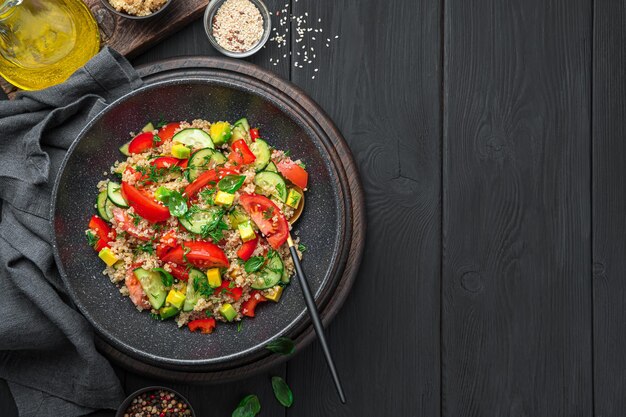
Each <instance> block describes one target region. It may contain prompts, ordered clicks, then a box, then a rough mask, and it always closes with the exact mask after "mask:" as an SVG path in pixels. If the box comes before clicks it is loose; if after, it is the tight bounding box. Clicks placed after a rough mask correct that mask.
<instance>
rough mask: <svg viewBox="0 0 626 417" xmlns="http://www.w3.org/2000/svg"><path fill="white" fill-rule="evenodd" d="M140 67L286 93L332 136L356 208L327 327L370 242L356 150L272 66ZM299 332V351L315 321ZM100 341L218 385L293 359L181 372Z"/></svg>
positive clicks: (325, 305) (155, 78) (113, 354)
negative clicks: (351, 150)
mask: <svg viewBox="0 0 626 417" xmlns="http://www.w3.org/2000/svg"><path fill="white" fill-rule="evenodd" d="M137 71H138V73H139V74H140V76H141V77H142V78H143V80H144V81H145V82H146V83H147V84H150V83H154V82H160V81H167V80H172V79H178V78H207V77H209V78H214V77H219V78H230V79H236V80H238V81H245V82H250V83H255V84H256V85H257V86H259V85H260V86H262V87H263V88H265V89H267V90H268V91H270V90H271V91H273V92H274V93H276V91H278V92H280V94H284V95H285V96H287V97H288V98H289V99H290V100H292V101H295V102H296V103H298V105H299V106H300V111H303V112H305V113H306V114H307V115H308V116H309V117H311V118H312V119H313V120H315V122H316V124H317V125H318V128H319V129H320V131H322V132H323V133H324V134H325V135H326V136H327V137H328V138H329V139H330V143H332V146H333V147H334V150H335V151H336V153H337V155H338V157H339V161H340V162H339V163H340V164H341V167H342V168H343V169H344V171H345V173H346V178H348V182H347V183H346V184H344V187H345V189H346V190H348V193H349V195H350V201H347V202H346V204H348V205H349V207H350V210H349V212H350V213H351V224H350V226H351V228H350V229H351V230H346V238H347V239H348V238H349V242H346V244H347V245H349V250H348V251H346V253H347V259H345V263H344V265H345V266H344V268H343V273H342V275H341V277H340V278H339V279H338V280H337V281H336V282H335V285H333V286H329V288H325V289H324V290H323V291H322V292H321V293H320V294H318V296H317V299H316V301H317V305H318V308H319V310H320V315H321V317H322V320H323V322H324V325H325V326H326V325H328V323H329V322H330V321H331V320H332V318H333V317H334V316H335V314H337V312H338V311H339V309H340V307H341V305H342V304H343V302H344V300H345V299H346V296H347V295H348V293H349V291H350V288H351V287H352V284H353V282H354V279H355V277H356V274H357V271H358V268H359V264H360V261H361V256H362V253H363V247H364V242H365V206H364V199H363V190H362V187H361V183H360V180H359V173H358V170H357V168H356V164H355V163H354V159H353V157H352V154H351V152H350V148H349V147H348V145H347V143H346V141H345V140H344V138H343V137H342V135H341V133H340V132H339V131H338V130H337V128H336V127H335V125H334V124H333V122H332V121H331V120H330V118H329V117H328V115H327V114H326V113H325V112H324V111H323V110H322V109H321V108H320V107H319V106H318V105H317V104H316V103H315V102H314V101H313V100H312V99H311V98H309V97H308V96H307V95H306V94H305V93H304V92H303V91H302V90H300V89H299V88H298V87H296V86H294V85H293V84H291V83H290V82H288V81H285V80H282V79H280V78H278V77H277V76H276V75H274V74H273V73H271V72H269V71H267V70H264V69H262V68H260V67H257V66H256V65H253V64H249V63H247V62H243V61H237V60H232V59H227V58H213V57H181V58H173V59H168V60H164V61H160V62H156V63H152V64H148V65H144V66H141V67H139V68H137ZM293 334H294V335H297V336H296V337H294V342H295V344H296V352H298V351H299V350H300V349H302V348H303V347H304V346H306V345H307V344H308V343H310V342H311V341H312V340H313V338H314V337H315V332H314V330H313V327H312V325H311V324H310V321H309V320H306V321H305V322H303V323H302V324H301V325H300V327H298V328H296V329H295V331H294V333H293ZM96 345H97V346H98V348H99V350H100V351H101V352H102V353H103V354H104V355H106V356H107V357H108V358H109V359H111V360H112V361H113V362H115V363H117V364H119V365H120V366H122V367H124V368H127V369H129V370H131V371H134V372H137V373H139V374H142V375H146V376H150V377H154V378H159V379H165V380H170V381H179V382H186V383H217V382H225V381H232V380H236V379H241V378H245V377H249V376H251V375H254V374H256V373H259V372H261V371H263V370H266V369H268V368H270V367H273V366H275V365H277V364H279V363H281V362H284V361H285V360H287V359H289V358H290V357H285V356H282V355H278V354H271V353H269V352H268V354H267V355H266V356H264V357H262V358H261V359H258V360H255V361H253V362H250V363H243V364H237V365H236V366H235V367H232V368H226V369H220V370H219V371H215V372H181V371H177V370H171V369H165V368H160V367H156V366H153V365H150V364H146V363H143V362H141V361H138V360H137V359H134V358H131V357H130V356H128V355H125V354H124V353H122V352H120V351H118V350H117V349H115V348H113V347H112V346H111V345H109V344H108V343H106V342H104V341H103V340H102V339H100V338H98V337H96Z"/></svg>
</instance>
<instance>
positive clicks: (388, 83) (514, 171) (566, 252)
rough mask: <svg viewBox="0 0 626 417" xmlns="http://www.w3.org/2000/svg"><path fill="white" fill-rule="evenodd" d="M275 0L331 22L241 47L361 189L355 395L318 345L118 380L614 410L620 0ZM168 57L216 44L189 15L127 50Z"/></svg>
mask: <svg viewBox="0 0 626 417" xmlns="http://www.w3.org/2000/svg"><path fill="white" fill-rule="evenodd" d="M283 2H287V3H289V7H290V9H291V11H292V12H293V13H294V14H295V15H304V14H305V12H306V13H308V19H309V21H310V22H311V23H312V24H311V26H314V27H322V28H323V33H324V35H322V36H320V38H321V39H325V38H327V37H328V38H330V37H331V36H330V35H333V36H334V35H339V38H338V39H336V40H335V39H334V38H333V42H332V44H331V47H330V48H326V47H325V46H324V43H323V41H322V43H321V44H320V47H319V49H318V53H317V59H316V62H317V64H316V65H308V66H304V68H294V67H293V66H290V65H289V62H288V59H283V58H282V56H283V54H284V53H287V51H289V50H292V51H294V55H292V60H291V61H292V63H294V62H295V60H296V59H294V56H297V55H295V52H296V51H299V50H300V49H301V43H295V42H293V39H291V40H289V41H288V42H287V45H286V46H284V47H282V48H277V47H276V45H275V44H272V45H271V46H268V48H266V50H265V51H263V53H261V54H259V55H257V56H256V57H255V58H253V59H252V60H251V61H252V62H255V63H257V64H259V65H261V66H263V67H266V68H269V69H270V70H272V71H274V72H276V73H278V74H279V75H280V76H282V77H284V78H288V79H290V80H291V81H292V82H294V83H295V84H297V85H298V86H300V87H302V88H303V89H304V90H305V91H307V92H308V93H309V94H310V95H311V96H312V97H313V98H314V99H315V100H317V101H318V102H319V103H320V105H321V106H322V107H323V108H324V109H325V110H326V111H327V112H328V113H329V114H330V116H331V117H332V118H333V119H334V120H335V122H336V123H337V125H338V127H339V128H340V129H341V130H342V132H343V134H344V136H345V137H346V139H347V141H348V142H349V144H350V146H351V148H352V150H353V153H354V155H355V157H356V160H357V162H358V164H359V167H360V169H361V175H362V180H363V184H364V187H365V191H366V200H367V201H366V202H367V211H368V237H367V245H366V250H365V256H364V262H363V264H362V266H361V270H360V274H359V276H358V279H357V281H356V284H355V286H354V289H353V291H352V293H351V296H350V297H349V298H348V300H347V302H346V304H345V306H344V307H343V309H342V311H341V312H340V313H339V315H338V316H337V317H336V319H335V320H334V321H333V323H332V325H331V326H330V327H329V329H328V338H329V341H330V344H331V347H332V349H333V351H334V354H335V359H336V361H337V364H338V369H339V372H340V373H341V375H342V377H343V381H344V384H345V388H346V392H347V397H348V405H347V406H341V405H340V404H339V401H338V399H337V396H336V394H335V392H334V388H333V386H332V385H331V381H330V379H329V376H328V372H327V370H326V367H325V365H324V360H323V356H322V352H321V350H320V348H319V347H318V346H317V345H315V344H313V345H312V346H310V347H309V348H307V349H306V350H304V351H302V352H300V353H299V354H298V355H297V356H296V357H295V358H293V359H292V360H291V361H290V362H289V363H288V364H287V365H284V366H280V367H278V368H276V369H274V370H272V371H271V372H268V373H266V374H263V375H260V376H258V377H255V378H252V379H248V380H244V381H241V382H237V383H230V384H224V385H217V386H187V385H180V384H169V383H167V382H163V381H155V380H150V379H147V378H144V377H141V376H138V375H135V374H132V373H129V372H125V371H124V370H122V369H118V374H119V376H120V379H121V381H122V382H123V384H124V387H125V389H126V391H127V392H131V391H133V390H135V389H138V388H140V387H143V386H145V385H150V384H157V383H159V384H165V385H169V386H171V387H173V388H175V389H177V390H180V391H181V392H182V393H183V394H185V395H187V396H188V397H189V399H190V400H191V402H192V403H193V405H194V407H196V410H197V411H198V412H199V413H198V414H199V415H200V416H228V415H230V412H231V411H232V409H233V408H234V406H235V405H236V403H237V402H238V400H239V399H240V398H241V397H242V396H243V395H245V394H248V393H256V394H258V395H259V397H260V398H261V402H262V406H263V411H262V415H263V416H298V417H307V416H311V417H313V416H394V417H395V416H398V417H405V416H424V417H437V416H446V417H447V416H449V417H457V416H477V417H478V416H494V417H496V416H497V417H499V416H510V417H538V416H545V417H557V416H598V417H600V416H602V417H609V416H623V415H624V414H625V413H626V358H625V355H624V352H625V351H626V307H625V305H624V302H623V300H624V297H625V296H626V140H625V136H626V117H625V114H626V78H625V72H626V42H625V41H626V3H625V2H624V1H623V0H604V1H600V0H595V1H593V0H514V1H513V0H512V1H496V0H490V1H487V0H472V1H468V0H445V1H438V0H419V1H418V0H405V1H395V2H383V1H376V0H335V1H332V2H331V1H319V0H281V1H276V0H272V1H268V3H269V4H268V5H269V6H270V9H272V10H274V11H275V10H277V9H280V8H282V7H283V4H284V3H283ZM317 19H321V22H317ZM290 33H293V31H291V32H290ZM326 34H328V35H329V36H326ZM318 44H319V42H318ZM178 55H216V52H215V51H214V50H213V49H212V48H211V46H210V45H209V43H208V41H207V39H206V36H205V34H204V30H203V28H202V25H201V23H200V22H196V23H195V24H193V25H191V26H189V27H188V28H186V29H185V30H183V31H182V32H180V33H178V34H177V35H175V36H173V37H171V38H170V39H168V40H166V41H164V42H163V43H162V44H160V45H159V46H158V47H156V48H154V49H152V50H150V51H148V52H147V53H145V54H144V55H142V56H140V57H138V58H137V59H135V60H134V63H136V64H141V63H147V62H151V61H154V60H158V59H162V58H166V57H172V56H178ZM270 57H271V58H273V60H272V62H270V61H269V58H270ZM276 58H280V62H279V63H278V65H274V62H275V60H276ZM315 68H318V69H319V71H317V72H316V71H314V69H315ZM313 76H315V78H314V79H313ZM274 374H277V375H282V376H283V377H285V378H286V380H287V381H288V382H289V384H290V385H291V387H292V389H293V392H294V396H295V403H294V406H293V407H292V409H290V410H287V411H285V410H284V409H283V408H281V407H280V406H279V405H278V403H277V402H276V400H275V399H274V398H273V395H272V391H271V387H270V383H269V377H270V376H271V375H274ZM0 409H2V411H3V413H2V415H3V416H4V415H9V416H10V415H14V414H15V411H13V412H11V411H10V410H13V408H12V405H11V400H10V396H9V395H8V394H7V391H6V389H5V388H4V389H0ZM6 410H9V411H8V412H7V411H6ZM99 415H103V416H104V415H112V413H101V414H99Z"/></svg>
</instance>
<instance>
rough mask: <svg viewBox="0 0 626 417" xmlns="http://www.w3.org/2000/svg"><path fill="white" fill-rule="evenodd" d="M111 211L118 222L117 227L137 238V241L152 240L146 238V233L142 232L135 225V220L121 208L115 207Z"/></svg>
mask: <svg viewBox="0 0 626 417" xmlns="http://www.w3.org/2000/svg"><path fill="white" fill-rule="evenodd" d="M111 211H112V212H113V217H114V218H115V220H116V221H117V225H118V226H119V227H120V228H121V229H122V230H123V231H125V232H126V233H128V234H129V235H131V236H134V237H136V238H137V239H141V240H150V238H149V237H148V236H146V233H145V232H142V230H141V229H139V228H138V227H136V226H135V225H134V224H133V219H131V218H130V216H129V215H128V213H126V210H124V209H122V208H119V207H113V209H112V210H111Z"/></svg>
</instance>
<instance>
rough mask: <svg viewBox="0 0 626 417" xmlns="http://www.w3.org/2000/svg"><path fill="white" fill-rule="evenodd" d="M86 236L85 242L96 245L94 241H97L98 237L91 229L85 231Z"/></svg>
mask: <svg viewBox="0 0 626 417" xmlns="http://www.w3.org/2000/svg"><path fill="white" fill-rule="evenodd" d="M85 235H86V237H87V242H88V243H89V246H96V243H98V240H99V239H98V237H97V236H96V235H95V234H94V233H93V232H92V231H91V230H87V233H85Z"/></svg>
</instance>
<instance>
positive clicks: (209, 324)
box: [187, 317, 216, 334]
mask: <svg viewBox="0 0 626 417" xmlns="http://www.w3.org/2000/svg"><path fill="white" fill-rule="evenodd" d="M215 324H216V323H215V319H214V318H213V317H209V318H206V319H196V320H192V321H190V322H189V323H187V327H189V330H190V331H192V332H195V331H196V330H199V331H200V333H204V334H209V333H212V332H213V329H215Z"/></svg>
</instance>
